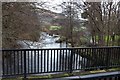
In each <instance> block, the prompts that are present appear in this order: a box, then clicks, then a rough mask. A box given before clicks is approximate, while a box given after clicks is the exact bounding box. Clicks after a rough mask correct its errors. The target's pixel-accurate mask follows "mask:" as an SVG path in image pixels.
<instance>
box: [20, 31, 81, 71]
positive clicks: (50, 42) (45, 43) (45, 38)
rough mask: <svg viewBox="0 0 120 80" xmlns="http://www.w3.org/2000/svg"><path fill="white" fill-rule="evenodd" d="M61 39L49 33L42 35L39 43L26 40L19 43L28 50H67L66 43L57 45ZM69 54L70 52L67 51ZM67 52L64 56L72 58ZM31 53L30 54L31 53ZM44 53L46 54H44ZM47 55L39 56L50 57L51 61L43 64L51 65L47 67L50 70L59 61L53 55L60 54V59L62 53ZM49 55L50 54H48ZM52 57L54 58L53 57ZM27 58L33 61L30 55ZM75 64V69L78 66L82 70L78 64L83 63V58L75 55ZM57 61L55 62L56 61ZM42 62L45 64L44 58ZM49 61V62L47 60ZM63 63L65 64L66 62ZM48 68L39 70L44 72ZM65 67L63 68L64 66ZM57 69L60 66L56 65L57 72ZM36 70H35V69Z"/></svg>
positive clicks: (43, 67)
mask: <svg viewBox="0 0 120 80" xmlns="http://www.w3.org/2000/svg"><path fill="white" fill-rule="evenodd" d="M59 38H60V37H59V35H53V36H50V35H49V34H47V33H44V32H43V33H42V34H41V37H40V40H39V41H38V42H32V41H27V40H24V41H19V42H18V43H19V44H21V45H22V48H27V49H29V48H31V49H44V48H45V49H46V48H65V47H66V44H65V42H64V43H56V42H55V41H56V40H58V39H59ZM67 52H68V51H67ZM67 52H64V55H63V56H66V54H67V57H70V55H69V54H70V53H71V52H69V53H67ZM29 53H30V52H29ZM39 53H41V52H39ZM43 53H44V52H43ZM45 53H46V54H43V55H41V54H39V57H41V56H42V57H47V56H48V55H49V59H48V60H49V61H48V62H45V63H42V65H49V66H47V67H49V68H51V66H54V63H55V64H56V63H57V62H54V61H56V59H57V55H55V56H54V55H53V53H58V57H60V54H61V53H60V52H59V51H58V52H56V51H52V52H51V51H50V52H45ZM48 53H49V54H48ZM51 55H52V56H51ZM32 56H33V57H34V56H38V52H36V54H35V55H34V54H32ZM27 58H28V59H31V55H29V56H27ZM74 58H75V63H74V67H76V66H77V69H80V68H81V65H77V64H80V61H81V59H82V57H81V56H78V55H77V54H75V57H74ZM54 59H55V60H54ZM63 60H64V61H65V60H66V59H63ZM29 61H31V60H29ZM42 61H43V62H44V58H43V59H42ZM46 61H47V60H46ZM51 61H52V64H50V63H51ZM64 61H63V62H64ZM36 63H38V62H37V58H36ZM32 64H34V61H33V63H32ZM57 64H58V65H60V64H61V63H60V58H59V59H58V63H57ZM37 65H38V64H36V66H37ZM62 65H67V66H68V67H69V64H68V63H64V64H62ZM33 67H35V66H33ZM47 67H46V66H42V67H39V70H41V68H42V69H43V70H44V69H46V70H47ZM62 67H63V66H62ZM29 68H30V69H31V63H30V64H29ZM53 68H54V67H52V70H53ZM56 68H59V66H57V65H55V70H56ZM33 69H34V68H33ZM48 71H50V70H48Z"/></svg>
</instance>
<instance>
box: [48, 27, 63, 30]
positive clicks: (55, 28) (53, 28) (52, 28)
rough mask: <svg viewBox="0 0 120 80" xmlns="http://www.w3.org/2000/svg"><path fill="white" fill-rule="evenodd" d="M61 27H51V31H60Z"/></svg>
mask: <svg viewBox="0 0 120 80" xmlns="http://www.w3.org/2000/svg"><path fill="white" fill-rule="evenodd" d="M60 29H61V26H50V28H49V30H60Z"/></svg>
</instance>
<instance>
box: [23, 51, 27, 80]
mask: <svg viewBox="0 0 120 80" xmlns="http://www.w3.org/2000/svg"><path fill="white" fill-rule="evenodd" d="M23 80H27V73H26V50H25V51H24V78H23Z"/></svg>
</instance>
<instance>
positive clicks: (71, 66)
mask: <svg viewBox="0 0 120 80" xmlns="http://www.w3.org/2000/svg"><path fill="white" fill-rule="evenodd" d="M72 68H73V49H71V56H70V73H72V71H73V69H72Z"/></svg>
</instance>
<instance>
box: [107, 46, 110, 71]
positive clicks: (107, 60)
mask: <svg viewBox="0 0 120 80" xmlns="http://www.w3.org/2000/svg"><path fill="white" fill-rule="evenodd" d="M106 49H107V50H106V69H108V68H109V54H110V53H109V48H106Z"/></svg>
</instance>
